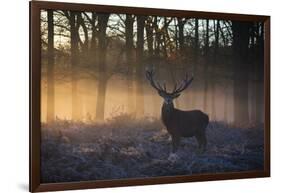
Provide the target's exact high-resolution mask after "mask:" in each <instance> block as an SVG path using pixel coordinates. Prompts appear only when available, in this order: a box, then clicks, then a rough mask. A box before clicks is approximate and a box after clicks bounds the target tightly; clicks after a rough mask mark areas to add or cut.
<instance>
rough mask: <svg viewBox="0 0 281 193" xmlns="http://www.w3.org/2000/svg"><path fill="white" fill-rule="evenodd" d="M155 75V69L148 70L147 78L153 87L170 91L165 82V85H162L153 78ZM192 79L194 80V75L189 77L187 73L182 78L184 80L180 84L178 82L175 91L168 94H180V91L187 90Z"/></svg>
mask: <svg viewBox="0 0 281 193" xmlns="http://www.w3.org/2000/svg"><path fill="white" fill-rule="evenodd" d="M154 75H155V71H153V70H146V78H147V80H149V82H150V84H151V86H152V87H153V88H155V89H156V90H157V91H165V92H166V93H168V92H167V90H166V84H165V83H164V84H163V86H161V85H160V83H159V82H155V81H154V79H153V78H154ZM192 81H193V77H191V78H190V79H189V78H188V75H187V74H186V75H185V78H184V79H183V80H182V82H181V83H180V84H179V85H178V84H177V83H176V84H175V86H174V89H173V91H172V92H171V93H168V94H178V93H180V92H182V91H183V90H185V89H186V88H187V87H188V86H189V85H190V83H191V82H192Z"/></svg>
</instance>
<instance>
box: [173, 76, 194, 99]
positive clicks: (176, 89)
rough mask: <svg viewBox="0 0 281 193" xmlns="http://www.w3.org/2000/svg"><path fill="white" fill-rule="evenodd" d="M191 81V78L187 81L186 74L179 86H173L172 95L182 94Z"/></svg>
mask: <svg viewBox="0 0 281 193" xmlns="http://www.w3.org/2000/svg"><path fill="white" fill-rule="evenodd" d="M192 81H193V76H192V77H191V78H190V79H189V78H188V74H186V75H185V78H184V79H183V80H182V82H181V83H180V85H178V84H177V83H176V84H175V86H174V89H173V92H172V94H177V93H180V92H182V91H183V90H185V89H186V88H187V87H188V86H189V85H190V83H191V82H192Z"/></svg>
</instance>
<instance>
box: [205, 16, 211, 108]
mask: <svg viewBox="0 0 281 193" xmlns="http://www.w3.org/2000/svg"><path fill="white" fill-rule="evenodd" d="M204 51H205V53H204V60H205V65H204V99H203V107H204V110H205V111H207V103H208V101H207V100H208V98H207V96H208V87H209V81H210V80H209V72H208V70H209V69H208V68H209V20H208V19H207V20H206V36H205V50H204Z"/></svg>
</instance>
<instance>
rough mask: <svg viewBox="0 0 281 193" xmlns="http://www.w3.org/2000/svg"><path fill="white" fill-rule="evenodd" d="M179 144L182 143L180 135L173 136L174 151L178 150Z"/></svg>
mask: <svg viewBox="0 0 281 193" xmlns="http://www.w3.org/2000/svg"><path fill="white" fill-rule="evenodd" d="M179 144H180V138H179V137H178V136H172V145H173V149H172V152H173V153H176V152H177V150H178V147H179Z"/></svg>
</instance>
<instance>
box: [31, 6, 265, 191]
mask: <svg viewBox="0 0 281 193" xmlns="http://www.w3.org/2000/svg"><path fill="white" fill-rule="evenodd" d="M269 129H270V17H269V16H260V15H243V14H226V13H211V12H195V11H183V10H166V9H151V8H135V7H119V6H102V5H89V4H72V3H58V2H40V1H31V2H30V191H32V192H37V191H54V190H70V189H84V188H102V187H116V186H131V185H147V184H163V183H179V182H192V181H206V180H224V179H238V178H256V177H269V176H270V130H269Z"/></svg>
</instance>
